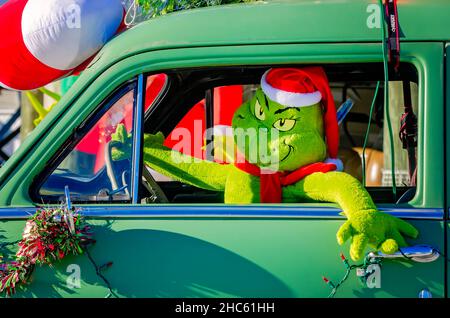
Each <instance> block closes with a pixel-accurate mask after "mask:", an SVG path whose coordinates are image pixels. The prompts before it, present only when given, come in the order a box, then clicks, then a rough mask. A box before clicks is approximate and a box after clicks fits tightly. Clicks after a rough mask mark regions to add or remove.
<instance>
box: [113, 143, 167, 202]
mask: <svg viewBox="0 0 450 318" xmlns="http://www.w3.org/2000/svg"><path fill="white" fill-rule="evenodd" d="M114 146H115V143H114V142H110V143H109V144H108V146H107V147H105V162H106V172H107V175H108V178H109V180H110V182H111V187H112V191H111V193H109V195H112V194H115V193H119V192H121V191H125V193H126V194H127V195H128V196H130V191H129V185H128V184H127V182H126V180H127V178H126V174H127V173H128V170H124V171H122V172H121V181H122V187H119V184H118V182H117V177H116V175H117V173H116V171H115V169H114V164H113V160H112V155H111V153H112V148H113V147H114ZM142 176H143V178H144V180H145V181H144V180H142V185H143V186H144V187H145V188H146V189H147V191H148V192H149V193H150V194H151V196H150V197H149V199H150V201H151V203H169V200H168V199H167V197H166V195H165V194H164V192H163V191H162V189H161V187H160V186H159V185H158V183H157V182H156V181H155V179H154V178H153V176H152V175H151V173H150V172H149V171H148V169H147V167H146V166H145V165H143V167H142Z"/></svg>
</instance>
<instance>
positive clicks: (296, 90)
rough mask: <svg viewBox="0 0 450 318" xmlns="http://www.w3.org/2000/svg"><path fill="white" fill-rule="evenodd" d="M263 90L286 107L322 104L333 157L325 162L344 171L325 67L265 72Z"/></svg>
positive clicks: (326, 132) (273, 69)
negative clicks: (339, 156)
mask: <svg viewBox="0 0 450 318" xmlns="http://www.w3.org/2000/svg"><path fill="white" fill-rule="evenodd" d="M261 88H262V90H263V92H264V93H265V94H266V96H267V97H268V98H269V99H271V100H272V101H274V102H276V103H278V104H281V105H283V106H285V107H306V106H312V105H314V104H317V103H319V102H321V104H322V107H323V123H324V129H325V137H326V142H327V148H328V156H329V158H328V159H327V160H326V161H325V162H328V163H333V164H335V165H336V168H337V170H340V171H342V170H343V164H342V161H341V160H339V159H338V158H337V154H338V148H339V126H338V122H337V116H336V106H335V104H334V99H333V95H332V94H331V90H330V86H329V83H328V78H327V75H326V74H325V72H324V70H323V68H322V67H317V66H314V67H303V68H272V69H269V70H268V71H267V72H266V73H264V75H263V77H262V79H261Z"/></svg>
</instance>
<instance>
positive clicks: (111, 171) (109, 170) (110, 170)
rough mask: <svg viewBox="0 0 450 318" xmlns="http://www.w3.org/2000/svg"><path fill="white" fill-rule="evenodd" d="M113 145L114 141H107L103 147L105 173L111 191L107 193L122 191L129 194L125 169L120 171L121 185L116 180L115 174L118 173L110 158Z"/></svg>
mask: <svg viewBox="0 0 450 318" xmlns="http://www.w3.org/2000/svg"><path fill="white" fill-rule="evenodd" d="M114 146H115V143H114V142H109V143H108V145H107V146H106V147H105V164H106V174H107V175H108V178H109V180H110V182H111V190H112V191H111V192H110V193H108V195H109V196H111V195H113V194H116V193H119V192H122V191H124V192H125V194H126V195H128V196H130V191H129V189H128V188H129V185H128V184H127V178H126V174H127V173H128V174H129V171H128V170H127V169H125V170H123V171H121V172H120V174H119V175H120V176H121V181H122V186H121V187H119V183H118V182H117V178H116V175H117V174H118V173H117V171H116V169H115V168H114V164H113V159H112V148H113V147H114Z"/></svg>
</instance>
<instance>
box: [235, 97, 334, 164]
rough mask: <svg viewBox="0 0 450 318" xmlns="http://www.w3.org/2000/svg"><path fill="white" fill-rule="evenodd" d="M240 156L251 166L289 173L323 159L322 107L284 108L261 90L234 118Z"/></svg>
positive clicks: (240, 108) (324, 155)
mask: <svg viewBox="0 0 450 318" xmlns="http://www.w3.org/2000/svg"><path fill="white" fill-rule="evenodd" d="M232 125H233V130H234V138H235V142H236V145H237V148H238V150H239V152H240V153H242V154H245V158H246V159H247V160H248V161H249V162H250V163H253V164H256V165H258V166H260V167H263V168H268V169H271V170H277V171H292V170H295V169H297V168H299V167H301V166H304V165H307V164H311V163H314V162H318V161H323V160H324V159H325V158H326V151H327V148H326V144H325V141H324V137H323V136H324V132H323V120H322V109H321V105H320V104H319V103H318V104H315V105H312V106H307V107H299V108H293V107H284V106H283V105H280V104H278V103H276V102H274V101H272V100H270V99H269V98H268V97H267V96H266V95H265V94H264V93H263V91H262V90H261V89H258V90H257V91H256V93H255V95H254V96H253V98H252V99H251V100H250V101H248V102H246V103H244V104H242V106H241V107H239V109H238V110H237V111H236V113H235V114H234V117H233V123H232Z"/></svg>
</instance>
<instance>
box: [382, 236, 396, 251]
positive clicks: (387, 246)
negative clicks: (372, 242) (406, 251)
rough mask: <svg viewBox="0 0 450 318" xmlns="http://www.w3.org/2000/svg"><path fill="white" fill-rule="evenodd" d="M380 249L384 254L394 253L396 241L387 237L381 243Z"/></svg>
mask: <svg viewBox="0 0 450 318" xmlns="http://www.w3.org/2000/svg"><path fill="white" fill-rule="evenodd" d="M380 250H381V251H382V252H383V253H386V254H392V253H395V252H396V251H397V250H398V243H397V242H396V241H395V240H394V239H391V238H389V239H387V240H386V241H384V242H383V243H382V244H381V246H380Z"/></svg>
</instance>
